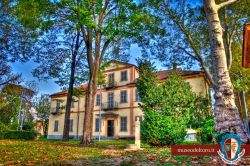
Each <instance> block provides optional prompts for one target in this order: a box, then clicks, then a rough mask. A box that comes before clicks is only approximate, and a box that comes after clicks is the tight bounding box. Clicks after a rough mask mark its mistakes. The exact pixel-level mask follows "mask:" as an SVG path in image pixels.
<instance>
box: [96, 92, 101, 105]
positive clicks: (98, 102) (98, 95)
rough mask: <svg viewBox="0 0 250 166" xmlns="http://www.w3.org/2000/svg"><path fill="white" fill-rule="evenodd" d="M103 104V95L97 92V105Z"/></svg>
mask: <svg viewBox="0 0 250 166" xmlns="http://www.w3.org/2000/svg"><path fill="white" fill-rule="evenodd" d="M100 105H101V95H100V94H97V95H96V106H100Z"/></svg>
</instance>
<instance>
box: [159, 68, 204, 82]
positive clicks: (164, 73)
mask: <svg viewBox="0 0 250 166" xmlns="http://www.w3.org/2000/svg"><path fill="white" fill-rule="evenodd" d="M176 70H177V71H179V72H180V73H181V76H189V75H194V74H200V73H203V71H191V70H181V69H179V68H178V69H176ZM171 72H173V69H171V70H162V71H158V72H157V73H156V74H157V77H158V78H159V79H160V80H164V79H166V78H167V77H168V75H169V74H170V73H171Z"/></svg>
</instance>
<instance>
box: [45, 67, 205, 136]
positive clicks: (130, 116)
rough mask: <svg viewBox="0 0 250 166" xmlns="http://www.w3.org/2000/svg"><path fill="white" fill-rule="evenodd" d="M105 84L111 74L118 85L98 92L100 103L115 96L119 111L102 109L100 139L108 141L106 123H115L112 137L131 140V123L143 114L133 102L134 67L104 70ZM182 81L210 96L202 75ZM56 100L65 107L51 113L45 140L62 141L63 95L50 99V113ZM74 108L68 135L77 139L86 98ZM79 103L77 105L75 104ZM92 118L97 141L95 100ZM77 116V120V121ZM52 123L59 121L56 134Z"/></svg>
mask: <svg viewBox="0 0 250 166" xmlns="http://www.w3.org/2000/svg"><path fill="white" fill-rule="evenodd" d="M122 71H127V80H126V81H121V72H122ZM104 73H105V75H106V76H107V77H106V81H108V74H111V73H114V77H115V82H116V83H117V85H116V86H115V87H109V88H105V89H104V88H103V89H102V90H100V89H99V90H97V94H100V93H101V94H102V97H101V98H102V102H101V103H104V104H105V103H107V102H108V94H109V93H111V92H112V93H114V101H115V102H117V104H118V108H117V109H113V110H107V109H104V108H103V107H104V106H102V108H101V115H102V117H101V132H100V136H101V138H107V128H108V127H107V126H108V125H107V122H108V120H114V136H118V137H132V136H133V135H134V122H135V119H136V117H140V118H141V117H143V112H142V110H141V109H140V108H139V105H138V102H137V101H136V87H135V84H134V83H135V79H136V78H138V77H139V73H138V71H137V70H136V68H135V67H134V66H126V65H122V64H112V63H111V65H110V66H109V67H107V68H106V71H105V72H104ZM185 80H186V81H187V82H188V83H189V84H190V85H191V87H192V90H193V91H194V92H196V93H198V94H201V95H204V96H205V95H207V94H209V93H208V92H209V88H208V85H207V84H206V81H205V79H204V76H203V75H198V76H197V75H196V76H189V77H185ZM123 90H126V91H127V102H126V103H121V99H120V98H121V91H123ZM57 100H61V101H62V103H61V106H64V108H63V109H62V110H61V111H60V112H59V113H58V114H50V116H49V127H48V138H49V139H61V138H62V135H63V126H64V116H65V114H64V112H65V106H66V95H64V96H53V97H52V102H51V110H53V109H55V108H56V102H57ZM74 100H75V102H74V107H72V108H71V115H70V116H71V117H70V119H73V131H72V132H70V136H71V137H74V138H76V137H77V135H78V136H82V134H83V121H84V109H85V108H84V106H85V97H84V96H81V97H80V101H78V98H74ZM78 104H79V105H78ZM94 104H95V105H94V113H93V114H94V115H93V136H94V137H95V138H98V136H99V131H96V130H95V129H96V123H95V122H96V119H99V110H100V106H97V105H96V100H95V103H94ZM78 116H79V121H78ZM121 117H127V130H126V131H121ZM55 120H58V122H59V124H58V125H59V126H58V131H57V132H55V131H54V123H55ZM77 125H78V133H77Z"/></svg>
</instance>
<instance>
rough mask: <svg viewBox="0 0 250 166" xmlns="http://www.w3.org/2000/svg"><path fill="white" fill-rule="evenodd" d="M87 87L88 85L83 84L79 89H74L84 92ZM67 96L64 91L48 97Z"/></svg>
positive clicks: (66, 92)
mask: <svg viewBox="0 0 250 166" xmlns="http://www.w3.org/2000/svg"><path fill="white" fill-rule="evenodd" d="M87 87H88V84H87V83H85V84H82V85H81V86H80V87H76V88H77V89H82V90H85V89H87ZM67 94H68V91H67V90H65V91H61V92H56V93H53V94H51V95H50V97H54V96H64V95H67Z"/></svg>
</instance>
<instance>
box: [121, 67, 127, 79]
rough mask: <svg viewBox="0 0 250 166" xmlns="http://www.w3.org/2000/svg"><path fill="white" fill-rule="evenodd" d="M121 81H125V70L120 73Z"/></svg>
mask: <svg viewBox="0 0 250 166" xmlns="http://www.w3.org/2000/svg"><path fill="white" fill-rule="evenodd" d="M121 81H127V70H126V71H122V72H121Z"/></svg>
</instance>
